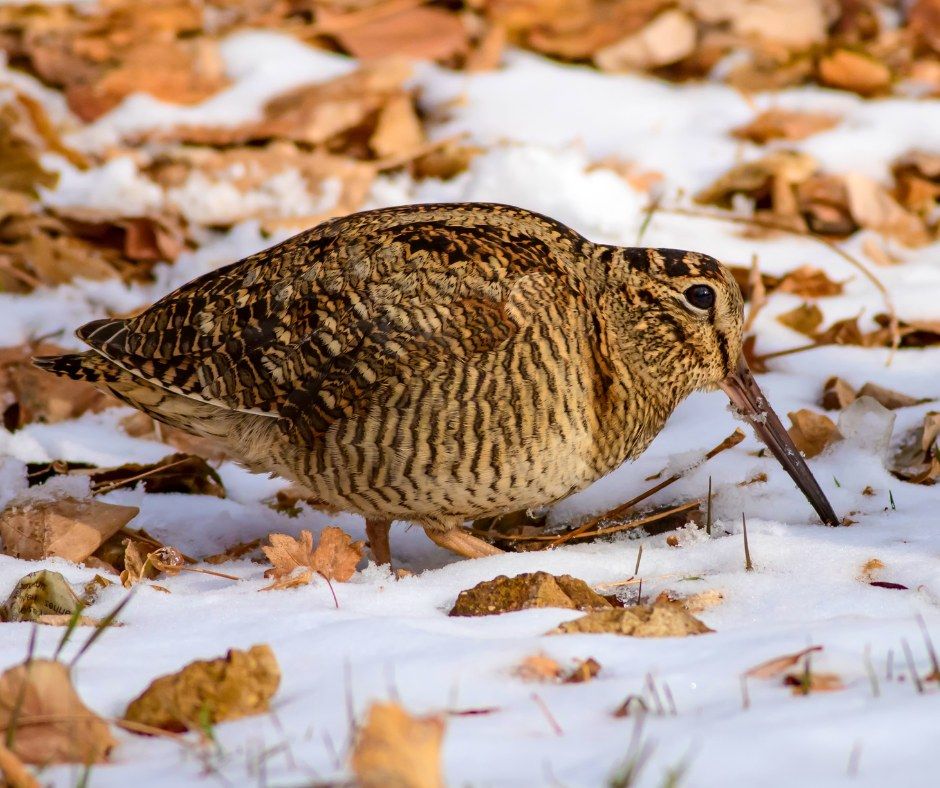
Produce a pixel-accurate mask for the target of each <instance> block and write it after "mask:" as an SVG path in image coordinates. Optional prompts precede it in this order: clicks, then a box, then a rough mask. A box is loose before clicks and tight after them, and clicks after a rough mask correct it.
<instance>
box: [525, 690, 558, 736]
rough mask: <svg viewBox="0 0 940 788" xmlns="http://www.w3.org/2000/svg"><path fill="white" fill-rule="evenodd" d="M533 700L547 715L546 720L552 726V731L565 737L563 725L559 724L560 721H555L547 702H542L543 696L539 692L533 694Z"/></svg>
mask: <svg viewBox="0 0 940 788" xmlns="http://www.w3.org/2000/svg"><path fill="white" fill-rule="evenodd" d="M532 700H534V701H535V704H536V705H537V706H538V707H539V708H540V709H541V710H542V714H544V715H545V719H547V720H548V724H549V725H551V726H552V730H553V731H555V733H556V734H557V735H558V736H564V735H565V732H564V731H563V730H562V728H561V725H559V724H558V720H556V719H555V716H554V715H553V714H552V712H551V711H550V710H549V708H548V706H547V705H546V704H545V701H544V700H542V698H541V696H540V695H539V694H538V693H537V692H533V693H532Z"/></svg>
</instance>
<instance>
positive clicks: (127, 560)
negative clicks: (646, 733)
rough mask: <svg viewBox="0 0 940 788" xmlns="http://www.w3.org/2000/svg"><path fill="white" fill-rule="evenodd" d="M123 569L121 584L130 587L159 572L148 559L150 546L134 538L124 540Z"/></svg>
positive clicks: (149, 578) (150, 578)
mask: <svg viewBox="0 0 940 788" xmlns="http://www.w3.org/2000/svg"><path fill="white" fill-rule="evenodd" d="M124 545H125V547H124V569H122V570H121V585H122V586H124V588H130V587H131V586H135V585H137V584H138V583H140V582H142V581H144V580H153V579H154V578H156V577H157V576H158V575H159V574H160V570H158V569H157V568H156V567H155V566H154V565H153V563H151V561H150V546H149V545H147V544H146V543H144V542H138V541H137V540H135V539H125V540H124Z"/></svg>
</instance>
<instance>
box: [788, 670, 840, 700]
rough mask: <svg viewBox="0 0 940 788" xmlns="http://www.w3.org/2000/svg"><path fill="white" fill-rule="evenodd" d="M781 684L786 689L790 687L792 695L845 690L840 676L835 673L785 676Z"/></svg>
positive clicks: (807, 673) (791, 674)
mask: <svg viewBox="0 0 940 788" xmlns="http://www.w3.org/2000/svg"><path fill="white" fill-rule="evenodd" d="M783 684H784V686H786V687H792V688H793V694H794V695H809V694H810V693H813V692H835V691H836V690H842V689H845V684H843V683H842V678H841V677H840V676H838V675H836V674H835V673H817V672H816V671H812V672H803V673H790V674H787V675H786V676H784V677H783Z"/></svg>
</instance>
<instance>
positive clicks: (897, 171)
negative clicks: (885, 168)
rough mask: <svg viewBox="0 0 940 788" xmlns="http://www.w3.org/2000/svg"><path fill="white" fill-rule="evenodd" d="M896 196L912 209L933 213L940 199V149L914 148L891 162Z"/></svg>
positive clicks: (927, 215)
mask: <svg viewBox="0 0 940 788" xmlns="http://www.w3.org/2000/svg"><path fill="white" fill-rule="evenodd" d="M891 171H892V173H893V175H894V182H895V189H894V191H895V196H896V197H897V198H898V201H899V202H900V203H901V204H902V205H903V206H904V207H905V208H907V209H908V210H910V211H914V212H915V213H918V214H920V215H921V216H924V217H925V218H926V217H929V215H930V212H931V211H932V210H933V208H934V206H935V205H936V204H937V202H938V201H940V153H932V152H929V151H923V150H913V151H910V152H908V153H906V154H905V155H903V156H901V157H900V158H899V159H898V160H897V161H895V162H894V164H892V166H891Z"/></svg>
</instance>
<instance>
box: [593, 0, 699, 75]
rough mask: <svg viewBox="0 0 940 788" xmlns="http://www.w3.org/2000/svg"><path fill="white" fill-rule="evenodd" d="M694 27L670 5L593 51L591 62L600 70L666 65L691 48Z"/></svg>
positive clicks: (686, 15) (650, 67)
mask: <svg viewBox="0 0 940 788" xmlns="http://www.w3.org/2000/svg"><path fill="white" fill-rule="evenodd" d="M696 38H697V29H696V25H695V22H694V21H693V20H692V18H691V17H690V16H689V15H688V14H686V13H684V12H683V11H680V10H678V9H676V8H672V9H669V10H666V11H663V13H661V14H659V15H658V16H657V17H655V18H654V19H652V20H651V21H650V22H648V23H647V24H646V25H645V26H644V27H643V28H641V29H640V30H638V31H636V32H635V33H631V34H630V35H628V36H626V37H625V38H622V39H620V40H619V41H615V42H613V43H611V44H608V45H607V46H605V47H602V48H600V49H598V50H597V52H595V53H594V62H595V63H596V64H597V66H598V68H600V69H601V70H602V71H628V70H630V69H653V68H659V67H660V66H668V65H670V64H671V63H676V62H678V61H679V60H682V59H684V58H686V57H688V56H689V55H691V54H692V52H693V51H694V50H695V44H696Z"/></svg>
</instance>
